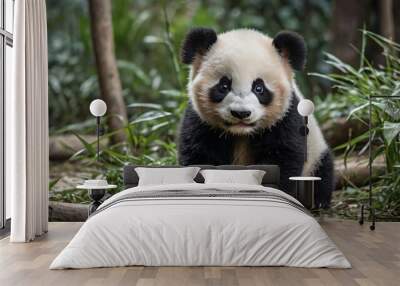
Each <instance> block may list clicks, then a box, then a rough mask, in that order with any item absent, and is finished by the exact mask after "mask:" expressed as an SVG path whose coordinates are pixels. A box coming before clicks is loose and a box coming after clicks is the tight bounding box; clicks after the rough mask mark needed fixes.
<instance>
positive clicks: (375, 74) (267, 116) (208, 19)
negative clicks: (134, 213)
mask: <svg viewBox="0 0 400 286" xmlns="http://www.w3.org/2000/svg"><path fill="white" fill-rule="evenodd" d="M268 2H269V4H268V5H266V4H265V1H251V3H247V2H246V3H244V2H243V3H239V4H235V5H234V4H233V3H231V1H217V2H216V3H211V4H210V3H208V1H196V2H194V3H192V2H187V3H186V2H184V3H181V2H179V3H169V4H168V6H166V5H165V4H163V3H164V2H163V1H130V0H126V1H113V2H112V5H108V4H107V1H104V3H103V4H101V5H100V6H102V5H104V7H99V6H97V5H96V6H95V5H91V2H90V1H88V2H86V1H64V2H62V3H60V2H59V1H56V0H49V1H47V10H48V11H47V12H48V13H47V17H48V45H49V116H50V127H49V128H50V135H51V137H50V162H51V184H50V206H51V213H50V216H51V219H53V220H84V219H85V216H87V214H86V212H81V211H79V204H86V203H88V202H89V201H90V199H89V197H88V194H87V192H86V191H85V190H78V189H76V186H77V185H78V184H79V183H80V182H82V180H85V179H96V178H104V179H107V180H108V182H109V183H112V184H115V185H117V188H115V189H110V190H109V191H107V193H108V195H111V194H114V193H116V192H119V191H120V190H121V188H122V169H123V167H124V166H125V165H127V164H134V165H177V164H181V165H191V164H212V165H226V164H228V165H229V164H235V165H236V164H243V165H252V164H278V165H279V166H280V168H281V178H280V182H281V188H282V189H284V190H285V191H287V192H289V193H291V192H293V187H294V185H293V182H290V180H289V177H293V176H303V175H315V176H318V177H321V178H322V179H321V181H318V182H316V183H317V184H318V189H320V190H323V191H321V192H318V193H317V196H316V201H317V204H318V205H320V206H328V205H329V203H330V202H331V204H330V209H329V213H330V214H331V215H332V216H340V217H350V218H355V217H356V216H357V212H358V208H359V206H360V205H361V204H363V203H365V202H366V201H367V198H368V196H367V191H368V180H367V179H366V178H368V158H369V157H368V155H369V154H368V152H367V150H368V146H369V145H368V120H369V117H368V116H369V113H368V111H369V110H368V96H369V95H375V94H382V95H393V94H396V92H397V93H398V81H399V78H398V77H399V76H398V73H396V72H393V70H399V62H400V61H399V58H398V51H399V49H400V47H399V45H398V44H397V43H398V42H399V39H400V37H399V31H397V27H398V26H399V25H394V22H395V21H398V19H400V15H398V17H394V18H393V23H392V24H393V27H392V28H393V29H392V28H391V27H381V26H379V25H378V24H377V23H378V22H379V19H380V18H381V17H383V16H382V15H381V14H379V11H380V10H379V9H368V8H373V7H367V6H368V5H369V4H368V5H366V4H365V5H363V4H353V6H354V7H353V6H351V7H350V6H346V7H338V6H340V5H342V4H341V1H328V0H326V1H318V2H315V3H314V2H313V3H309V1H287V2H285V3H284V4H282V3H278V2H279V1H268ZM292 2H293V3H292ZM295 2H296V3H295ZM336 2H337V3H336ZM383 2H385V1H383ZM335 5H336V6H335ZM370 5H377V4H370ZM379 5H381V4H379ZM382 5H384V4H382ZM393 5H395V6H396V5H398V3H397V2H396V1H395V3H394V4H393ZM343 9H346V11H349V13H345V14H344V13H339V12H338V11H343ZM302 11H307V13H306V14H307V15H304V13H303V12H302ZM393 11H400V9H393ZM394 13H397V12H394ZM66 15H68V16H66ZM350 16H351V17H350ZM346 17H350V18H349V19H351V20H352V21H350V20H349V19H347V18H346ZM354 19H357V20H354ZM353 20H354V21H353ZM343 22H345V23H351V24H349V25H347V26H346V25H345V26H344V25H340V23H343ZM385 23H389V24H390V23H391V22H390V21H386V22H385ZM364 24H365V26H363V25H364ZM394 27H396V29H395V28H394ZM242 28H244V29H242ZM363 29H364V30H363ZM349 31H353V32H351V33H350V32H349ZM390 39H391V40H390ZM396 42H397V43H396ZM351 45H353V46H354V47H356V49H353V48H352V47H351ZM98 98H99V99H102V100H104V102H105V103H106V104H107V112H106V114H105V115H104V117H102V119H101V126H100V128H99V129H98V130H99V132H100V134H99V135H100V141H99V143H100V144H99V155H97V140H96V128H97V127H96V119H95V118H94V117H93V116H92V115H91V113H90V112H89V105H90V103H91V102H92V101H93V100H94V99H98ZM304 98H307V99H310V100H312V102H314V104H315V112H314V113H313V114H307V116H304V115H303V114H300V113H299V110H298V104H299V103H300V102H301V101H302V100H303V99H304ZM388 104H390V106H391V108H392V109H393V106H395V108H398V107H399V106H398V105H399V103H398V101H394V100H392V101H390V102H389V103H388V101H384V100H381V99H379V98H377V99H374V102H373V105H372V118H371V120H372V126H374V133H373V138H372V141H371V142H372V144H373V163H374V165H373V172H374V183H373V188H374V196H375V198H376V200H375V202H376V203H375V204H376V205H375V208H376V210H377V212H379V214H380V216H382V217H389V218H391V219H394V218H396V217H400V205H399V204H398V201H399V200H400V181H399V180H397V179H396V178H398V177H399V175H400V173H399V172H400V168H397V167H396V166H398V165H400V157H399V155H398V154H400V152H399V151H400V150H399V148H400V144H399V138H398V134H399V133H400V128H398V126H399V124H400V123H399V118H398V117H395V116H392V115H391V114H392V113H393V112H392V113H391V112H387V111H388ZM305 124H307V126H308V129H307V128H305ZM307 130H308V132H307ZM306 134H307V135H306ZM328 146H330V147H331V148H329V147H328ZM334 190H337V192H333V191H334ZM60 201H61V202H67V203H70V204H71V205H69V207H71V208H74V211H73V212H72V213H74V216H75V217H71V216H70V215H69V214H70V213H71V212H64V211H63V210H62V209H60V208H59V207H58V204H57V202H60Z"/></svg>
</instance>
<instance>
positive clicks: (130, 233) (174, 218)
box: [50, 183, 351, 269]
mask: <svg viewBox="0 0 400 286" xmlns="http://www.w3.org/2000/svg"><path fill="white" fill-rule="evenodd" d="M213 188H215V189H218V190H220V191H223V190H227V191H232V190H235V191H239V190H246V189H247V190H262V191H265V192H268V193H269V194H272V195H279V196H283V197H285V198H287V199H289V200H291V201H292V202H297V201H296V200H295V199H293V198H292V197H290V196H289V195H286V194H285V193H283V192H281V191H279V190H276V189H272V188H266V187H262V186H254V185H237V184H196V183H193V184H179V185H165V186H142V187H136V188H131V189H127V190H125V191H123V192H120V193H118V194H116V195H114V196H113V197H111V198H110V199H108V200H107V201H105V202H104V203H103V204H102V205H101V206H100V208H99V209H100V210H101V209H103V210H102V211H100V212H99V213H97V214H95V215H94V216H92V217H91V218H89V219H88V221H86V222H85V223H84V224H83V226H82V227H81V229H80V230H79V232H78V233H77V234H76V235H75V237H74V238H73V239H72V241H71V242H70V243H69V244H68V246H67V247H65V249H64V250H63V251H62V252H61V253H60V254H59V255H58V256H57V258H56V259H55V260H54V261H53V263H52V264H51V265H50V269H63V268H91V267H112V266H127V265H146V266H161V265H162V266H189V265H190V266H194V265H214V266H216V265H218V266H241V265H247V266H294V267H333V268H349V267H351V266H350V263H349V262H348V261H347V259H346V258H345V257H344V255H343V254H342V252H341V251H340V250H338V249H337V247H336V246H335V244H334V243H333V242H332V241H331V240H330V238H329V237H328V236H327V234H326V233H325V232H324V230H323V229H322V228H321V227H320V225H319V224H318V223H317V222H316V220H315V219H314V218H312V217H311V216H310V215H308V214H307V213H304V212H302V211H301V210H299V209H298V208H296V207H293V206H292V205H290V204H285V203H282V202H279V201H274V200H264V199H261V198H243V197H241V198H236V197H226V198H225V197H224V198H221V197H218V198H216V197H200V198H198V197H182V198H179V197H178V198H176V197H174V198H151V199H139V200H125V201H124V200H122V201H120V202H118V203H115V204H113V202H115V201H116V200H118V199H121V198H122V197H124V196H127V195H129V194H132V193H133V192H143V191H168V190H192V191H193V190H197V191H199V192H200V191H203V192H205V191H206V190H205V189H213ZM134 194H137V193H134ZM297 203H298V202H297ZM107 205H108V207H107Z"/></svg>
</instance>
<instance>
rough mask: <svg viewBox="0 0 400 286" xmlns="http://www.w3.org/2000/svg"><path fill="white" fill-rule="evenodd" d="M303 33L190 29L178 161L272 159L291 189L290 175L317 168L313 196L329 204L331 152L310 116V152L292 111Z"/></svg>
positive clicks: (300, 121) (185, 49) (303, 51)
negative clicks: (185, 102) (186, 97)
mask: <svg viewBox="0 0 400 286" xmlns="http://www.w3.org/2000/svg"><path fill="white" fill-rule="evenodd" d="M305 58H306V47H305V43H304V40H303V38H302V37H301V36H299V35H297V34H295V33H293V32H281V33H279V34H278V35H277V36H276V37H275V38H274V39H271V38H269V37H268V36H266V35H264V34H262V33H260V32H257V31H254V30H249V29H239V30H233V31H230V32H227V33H223V34H219V35H217V34H216V33H215V32H214V31H213V30H211V29H205V28H197V29H193V30H192V31H191V32H189V34H188V35H187V37H186V39H185V41H184V43H183V47H182V61H183V62H184V63H186V64H189V65H191V71H190V78H189V84H188V92H189V97H190V102H189V105H188V107H187V109H186V111H185V114H184V118H183V121H182V124H181V129H180V137H179V161H180V163H181V164H182V165H192V164H212V165H224V164H277V165H279V166H280V168H281V178H280V181H281V186H280V187H281V189H282V190H284V191H286V192H289V193H291V192H292V191H293V187H294V186H293V184H292V183H291V182H290V181H289V177H291V176H301V175H315V176H319V177H321V178H322V180H321V181H320V182H318V185H317V189H318V192H317V193H316V198H315V199H316V203H317V205H320V206H322V207H327V206H329V203H330V198H331V193H332V191H333V189H334V171H333V160H332V156H331V153H330V150H329V148H328V146H327V144H326V142H325V140H324V138H323V135H322V133H321V130H320V128H319V126H318V123H317V122H316V120H315V118H314V117H313V116H310V117H309V130H310V131H309V135H308V145H307V150H308V160H307V162H306V163H304V152H305V148H306V146H305V143H304V137H303V136H302V135H301V134H300V132H299V129H300V127H301V126H302V124H303V118H302V117H301V116H300V115H299V114H298V112H297V104H298V102H299V100H300V99H301V98H303V96H302V94H301V93H300V91H299V90H298V88H297V86H296V83H295V80H294V70H301V69H302V68H303V67H304V64H305Z"/></svg>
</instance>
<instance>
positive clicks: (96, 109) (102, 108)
mask: <svg viewBox="0 0 400 286" xmlns="http://www.w3.org/2000/svg"><path fill="white" fill-rule="evenodd" d="M89 109H90V113H91V114H92V115H93V116H95V117H96V123H97V127H96V134H97V161H99V158H100V133H101V128H100V118H101V117H102V116H103V115H104V114H105V113H106V111H107V104H106V103H105V102H104V101H103V100H101V99H95V100H93V101H92V102H91V103H90V108H89Z"/></svg>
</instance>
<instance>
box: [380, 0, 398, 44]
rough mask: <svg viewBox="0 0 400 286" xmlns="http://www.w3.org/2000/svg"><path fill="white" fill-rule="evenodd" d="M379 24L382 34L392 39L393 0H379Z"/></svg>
mask: <svg viewBox="0 0 400 286" xmlns="http://www.w3.org/2000/svg"><path fill="white" fill-rule="evenodd" d="M379 12H380V13H379V14H380V15H379V26H380V32H381V34H382V36H384V37H385V38H388V39H391V40H394V39H395V35H394V19H393V1H392V0H381V1H379Z"/></svg>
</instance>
